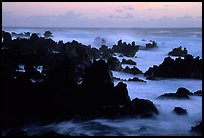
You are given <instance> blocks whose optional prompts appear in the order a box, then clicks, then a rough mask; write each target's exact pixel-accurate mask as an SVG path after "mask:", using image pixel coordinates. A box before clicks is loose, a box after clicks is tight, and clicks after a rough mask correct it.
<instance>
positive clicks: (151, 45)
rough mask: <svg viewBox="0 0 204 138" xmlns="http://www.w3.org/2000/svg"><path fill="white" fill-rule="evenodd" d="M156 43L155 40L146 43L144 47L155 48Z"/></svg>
mask: <svg viewBox="0 0 204 138" xmlns="http://www.w3.org/2000/svg"><path fill="white" fill-rule="evenodd" d="M157 47H158V46H157V43H156V42H155V41H152V43H148V44H146V48H157Z"/></svg>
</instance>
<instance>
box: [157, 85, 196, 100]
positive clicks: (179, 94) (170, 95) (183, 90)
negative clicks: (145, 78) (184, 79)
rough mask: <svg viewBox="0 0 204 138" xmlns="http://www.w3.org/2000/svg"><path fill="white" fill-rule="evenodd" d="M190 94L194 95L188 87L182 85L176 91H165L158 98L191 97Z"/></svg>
mask: <svg viewBox="0 0 204 138" xmlns="http://www.w3.org/2000/svg"><path fill="white" fill-rule="evenodd" d="M189 95H193V93H192V92H190V91H189V90H188V89H186V88H183V87H180V88H178V89H177V91H176V93H165V94H162V95H160V96H159V97H158V99H164V98H173V99H190V97H189Z"/></svg>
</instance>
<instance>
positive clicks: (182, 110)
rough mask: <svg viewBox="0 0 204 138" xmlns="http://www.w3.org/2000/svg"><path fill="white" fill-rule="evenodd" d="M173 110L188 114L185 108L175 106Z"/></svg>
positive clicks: (179, 113)
mask: <svg viewBox="0 0 204 138" xmlns="http://www.w3.org/2000/svg"><path fill="white" fill-rule="evenodd" d="M173 112H174V113H176V114H177V115H187V111H186V109H183V108H181V107H175V108H174V110H173Z"/></svg>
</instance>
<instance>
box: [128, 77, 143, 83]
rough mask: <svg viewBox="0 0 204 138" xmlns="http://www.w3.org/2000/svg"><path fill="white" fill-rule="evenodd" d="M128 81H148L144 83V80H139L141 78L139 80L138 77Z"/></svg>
mask: <svg viewBox="0 0 204 138" xmlns="http://www.w3.org/2000/svg"><path fill="white" fill-rule="evenodd" d="M128 81H140V82H146V81H144V80H142V79H139V78H137V77H134V78H132V79H131V78H129V79H128Z"/></svg>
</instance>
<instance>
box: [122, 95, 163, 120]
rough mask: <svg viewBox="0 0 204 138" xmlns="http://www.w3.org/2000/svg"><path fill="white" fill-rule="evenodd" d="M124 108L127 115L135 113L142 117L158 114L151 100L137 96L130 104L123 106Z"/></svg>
mask: <svg viewBox="0 0 204 138" xmlns="http://www.w3.org/2000/svg"><path fill="white" fill-rule="evenodd" d="M124 110H125V113H126V114H127V115H136V116H140V117H143V118H147V117H152V116H153V115H154V114H156V115H157V114H159V111H158V109H157V107H156V106H155V105H154V104H153V102H151V101H150V100H147V99H139V98H135V99H133V100H132V101H131V103H130V104H128V105H127V106H125V107H124Z"/></svg>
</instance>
